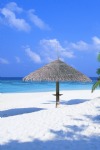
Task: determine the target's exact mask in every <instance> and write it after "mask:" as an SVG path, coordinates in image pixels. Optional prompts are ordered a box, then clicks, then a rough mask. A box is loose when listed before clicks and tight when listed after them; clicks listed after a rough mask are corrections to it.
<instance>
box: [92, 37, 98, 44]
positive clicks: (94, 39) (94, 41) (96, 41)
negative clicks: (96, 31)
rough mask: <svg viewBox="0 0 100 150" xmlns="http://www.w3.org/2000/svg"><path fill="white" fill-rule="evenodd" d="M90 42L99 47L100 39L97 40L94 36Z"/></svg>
mask: <svg viewBox="0 0 100 150" xmlns="http://www.w3.org/2000/svg"><path fill="white" fill-rule="evenodd" d="M92 40H93V43H94V44H95V45H100V38H98V37H97V36H94V37H93V38H92Z"/></svg>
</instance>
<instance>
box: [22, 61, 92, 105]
mask: <svg viewBox="0 0 100 150" xmlns="http://www.w3.org/2000/svg"><path fill="white" fill-rule="evenodd" d="M23 80H24V81H55V82H56V94H54V95H55V96H56V107H57V106H58V105H59V96H61V95H62V94H59V81H71V82H72V81H74V82H75V81H79V82H90V81H91V79H90V78H88V77H87V76H85V75H84V74H82V73H81V72H79V71H77V70H76V69H74V68H73V67H71V66H69V65H67V64H65V63H64V62H63V61H61V60H55V61H53V62H51V63H49V64H47V65H45V66H44V67H42V68H40V69H38V70H36V71H34V72H32V73H30V74H29V75H28V76H26V77H24V78H23Z"/></svg>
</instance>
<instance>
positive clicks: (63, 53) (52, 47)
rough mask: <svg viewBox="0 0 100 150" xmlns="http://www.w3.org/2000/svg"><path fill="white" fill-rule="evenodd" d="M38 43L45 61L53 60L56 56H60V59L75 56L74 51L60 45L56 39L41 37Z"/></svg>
mask: <svg viewBox="0 0 100 150" xmlns="http://www.w3.org/2000/svg"><path fill="white" fill-rule="evenodd" d="M40 45H41V47H42V53H41V55H42V56H44V57H45V59H46V60H47V61H48V60H49V61H52V60H55V59H57V58H58V57H60V59H64V58H65V57H67V58H73V57H75V56H74V53H73V52H72V51H71V50H69V49H67V48H66V47H64V46H62V45H61V44H60V42H59V41H58V40H57V39H50V40H46V39H43V40H41V41H40Z"/></svg>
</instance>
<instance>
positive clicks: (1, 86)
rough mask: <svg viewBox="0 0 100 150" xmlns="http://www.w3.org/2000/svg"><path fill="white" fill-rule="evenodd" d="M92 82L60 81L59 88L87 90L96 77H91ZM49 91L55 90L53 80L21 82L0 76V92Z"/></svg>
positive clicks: (20, 80)
mask: <svg viewBox="0 0 100 150" xmlns="http://www.w3.org/2000/svg"><path fill="white" fill-rule="evenodd" d="M91 79H92V81H93V82H91V83H88V82H85V83H82V82H63V83H60V90H89V89H91V88H92V85H93V83H94V82H95V81H96V78H93V77H92V78H91ZM47 91H48V92H49V91H55V82H23V81H22V78H19V77H18V78H15V77H9V78H7V77H6V78H4V77H1V78H0V93H21V92H47Z"/></svg>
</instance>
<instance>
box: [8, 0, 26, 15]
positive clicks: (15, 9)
mask: <svg viewBox="0 0 100 150" xmlns="http://www.w3.org/2000/svg"><path fill="white" fill-rule="evenodd" d="M6 8H7V9H9V10H11V11H13V12H19V13H21V12H22V11H23V9H22V8H20V7H18V5H17V4H16V3H15V2H10V3H8V4H7V5H6Z"/></svg>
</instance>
